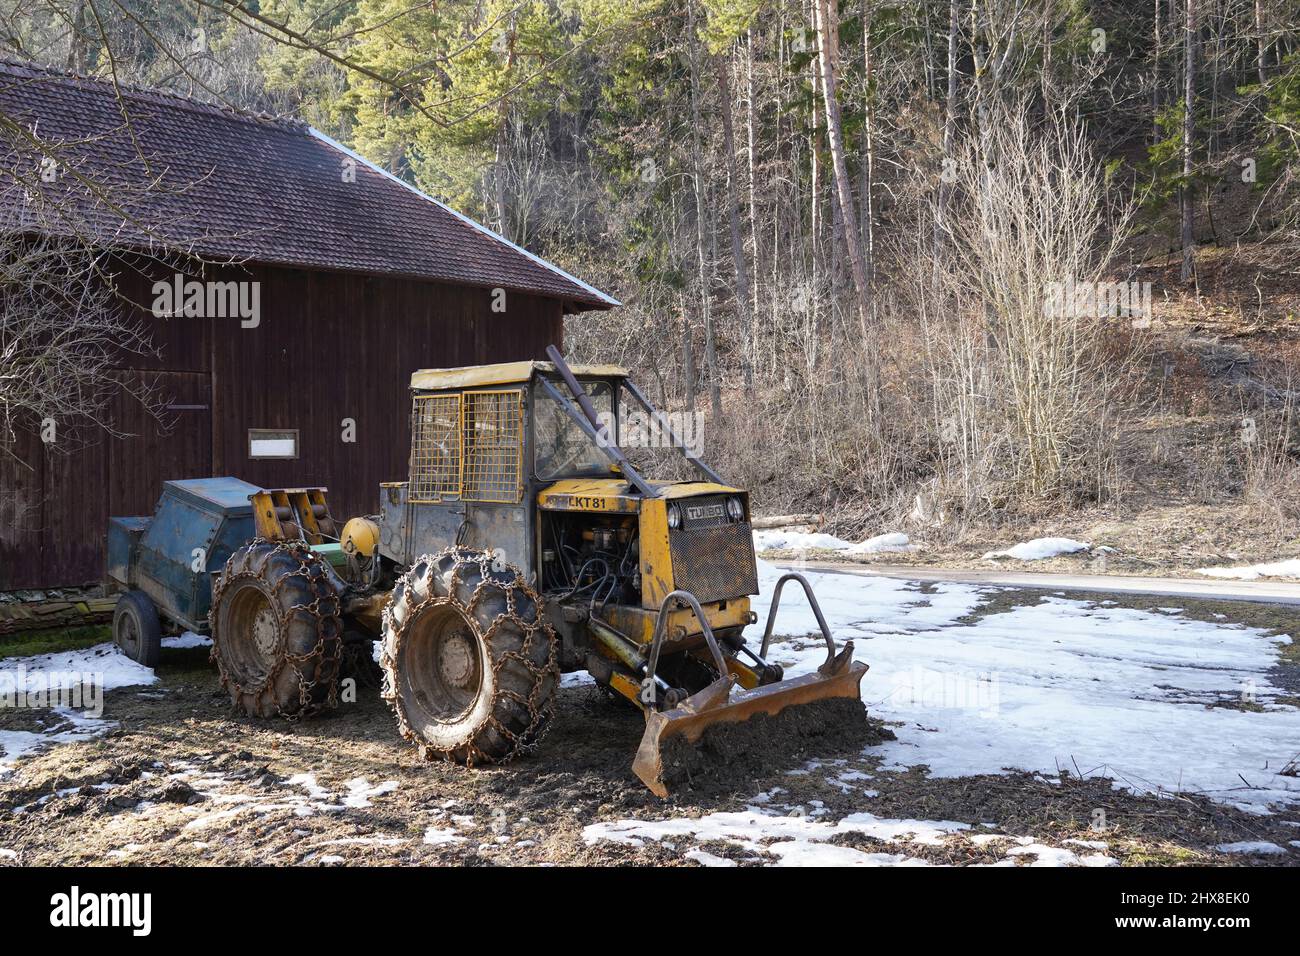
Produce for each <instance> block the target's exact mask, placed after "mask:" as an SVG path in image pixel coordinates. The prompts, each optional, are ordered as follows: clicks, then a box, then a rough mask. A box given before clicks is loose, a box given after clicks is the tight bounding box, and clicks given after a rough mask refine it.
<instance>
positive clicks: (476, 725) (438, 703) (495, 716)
mask: <svg viewBox="0 0 1300 956" xmlns="http://www.w3.org/2000/svg"><path fill="white" fill-rule="evenodd" d="M380 663H381V664H382V666H383V669H384V689H383V694H384V699H385V700H387V701H388V702H389V704H391V705H392V708H393V710H394V712H395V713H396V715H397V726H398V729H399V730H400V731H401V733H402V736H403V737H405V738H406V739H407V740H410V741H412V742H413V743H415V744H417V745H418V746H419V747H420V749H421V752H422V754H423V756H424V758H425V759H426V760H434V759H445V760H449V761H452V762H455V763H460V764H464V765H466V766H473V765H474V764H483V763H505V762H506V761H508V760H512V759H513V758H515V757H517V756H519V755H520V754H522V753H527V752H529V751H531V750H532V749H534V748H535V747H536V746H537V744H538V742H539V741H540V740H541V739H542V736H543V734H545V732H546V729H547V726H548V725H549V723H550V720H551V716H552V714H553V712H554V707H555V702H554V696H555V688H556V686H557V684H558V683H559V668H558V667H557V666H556V660H555V633H554V632H553V631H552V630H551V627H550V625H549V624H547V623H546V622H545V621H544V620H543V618H542V613H541V606H540V600H539V598H538V596H537V593H536V592H535V591H533V589H532V588H531V587H529V586H528V584H527V583H526V582H525V581H524V578H523V575H522V574H521V573H520V571H519V569H517V568H514V567H504V568H503V567H501V566H499V565H497V564H496V563H495V562H494V560H493V557H492V555H490V554H488V553H486V552H482V551H475V550H472V549H469V548H448V549H447V550H445V551H442V552H440V553H439V554H436V555H426V556H424V557H422V558H420V559H419V560H418V561H417V562H416V563H415V565H414V566H413V567H412V568H411V569H410V570H409V571H407V572H406V574H405V575H403V576H402V578H401V580H400V581H398V583H397V586H396V588H394V590H393V596H392V600H390V601H389V603H388V607H387V608H386V609H385V610H384V643H383V653H382V656H381V661H380Z"/></svg>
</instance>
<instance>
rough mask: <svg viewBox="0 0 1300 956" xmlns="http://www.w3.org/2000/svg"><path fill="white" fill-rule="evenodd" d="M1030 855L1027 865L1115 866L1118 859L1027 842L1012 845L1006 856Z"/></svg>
mask: <svg viewBox="0 0 1300 956" xmlns="http://www.w3.org/2000/svg"><path fill="white" fill-rule="evenodd" d="M1022 856H1032V857H1034V859H1033V861H1032V862H1031V863H1029V864H1028V865H1029V866H1117V865H1118V863H1119V861H1118V860H1115V859H1112V858H1111V857H1109V856H1104V855H1103V854H1100V853H1090V854H1088V855H1086V856H1079V855H1078V854H1077V853H1075V852H1074V851H1073V850H1067V849H1065V848H1064V847H1058V846H1047V845H1046V844H1043V843H1028V844H1025V845H1023V846H1017V847H1013V848H1012V849H1010V850H1008V851H1007V858H1008V859H1010V858H1012V857H1022Z"/></svg>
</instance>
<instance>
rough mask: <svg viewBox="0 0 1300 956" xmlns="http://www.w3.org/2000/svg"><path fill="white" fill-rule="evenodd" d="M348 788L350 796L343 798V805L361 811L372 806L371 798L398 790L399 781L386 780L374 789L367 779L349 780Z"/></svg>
mask: <svg viewBox="0 0 1300 956" xmlns="http://www.w3.org/2000/svg"><path fill="white" fill-rule="evenodd" d="M346 786H347V788H348V795H347V796H346V797H344V798H343V805H344V806H345V807H351V808H353V809H354V810H361V809H364V808H366V807H368V806H370V805H371V804H370V798H371V797H382V796H383V795H384V794H386V793H392V792H393V791H394V790H396V789H397V781H396V780H385V781H384V782H383V783H380V784H376V785H375V786H373V787H372V786H370V781H369V780H367V779H366V778H365V777H357V778H356V779H355V780H349V781H348V782H347V784H346Z"/></svg>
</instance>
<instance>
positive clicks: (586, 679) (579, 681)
mask: <svg viewBox="0 0 1300 956" xmlns="http://www.w3.org/2000/svg"><path fill="white" fill-rule="evenodd" d="M595 683H596V678H594V677H592V676H591V675H590V674H588V673H587V672H586V671H573V672H572V673H569V674H561V675H560V686H561V687H587V686H594V685H595Z"/></svg>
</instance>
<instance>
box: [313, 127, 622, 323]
mask: <svg viewBox="0 0 1300 956" xmlns="http://www.w3.org/2000/svg"><path fill="white" fill-rule="evenodd" d="M307 131H308V132H309V133H310V134H311V135H312V137H314V138H315V139H318V140H320V141H321V142H323V143H326V144H328V145H329V146H332V147H333V148H334V149H337V150H338V151H339V152H341V153H346V154H347V155H348V156H351V157H352V158H353V159H355V160H356V161H357V162H359V163H364V164H365V165H366V167H367V168H368V169H371V170H374V171H375V172H377V173H379V175H381V176H384V177H386V178H387V179H391V180H392V181H393V182H395V183H397V184H398V185H399V186H402V187H403V188H405V189H409V190H410V191H411V192H413V193H415V194H416V195H417V196H419V197H421V198H422V199H426V200H428V201H429V202H431V203H433V204H434V205H436V206H438V207H439V208H441V209H444V210H446V211H447V212H449V213H451V214H452V215H453V216H455V217H456V218H457V219H459V220H461V221H462V222H464V223H466V224H467V225H468V226H470V227H471V228H473V229H477V230H478V231H479V232H481V233H483V234H484V235H485V236H488V237H490V238H492V239H495V240H496V241H497V242H500V243H502V244H503V245H506V246H509V247H510V248H511V249H514V250H515V251H516V252H518V253H520V254H522V255H524V256H526V257H528V258H529V259H531V260H532V261H533V262H535V263H537V264H538V265H540V266H542V267H543V268H546V269H549V270H551V271H552V272H554V273H555V274H556V275H558V276H560V277H561V278H564V279H568V280H569V281H570V282H572V283H574V284H575V285H577V286H579V287H580V288H582V289H585V290H586V291H587V292H590V293H591V294H592V295H594V296H596V297H597V298H598V299H600V300H601V301H602V302H604V303H605V304H606V305H609V306H618V305H622V304H623V303H622V302H620V301H619V300H618V299H615V298H614V297H613V296H611V295H607V294H606V293H604V292H601V291H600V290H599V289H597V288H596V287H595V286H593V285H589V284H587V283H586V282H583V281H582V280H581V279H579V278H578V277H577V276H575V275H570V274H569V273H568V272H565V271H564V270H563V269H561V268H560V267H559V266H557V265H556V264H555V263H553V262H548V261H547V260H546V259H543V258H542V257H541V256H539V255H537V254H536V253H532V252H529V251H528V250H527V249H525V248H524V247H523V246H521V245H518V244H517V243H514V242H511V241H510V240H509V239H507V238H506V237H505V236H503V235H501V234H500V233H497V232H494V231H493V230H491V229H489V228H488V227H487V226H485V225H483V224H482V223H480V222H475V221H474V220H473V219H471V218H469V216H466V215H465V214H464V213H461V212H457V211H456V210H455V209H452V208H451V207H450V206H448V205H447V204H446V203H444V202H441V201H439V200H437V199H435V198H434V197H432V196H430V195H429V194H428V193H426V192H424V191H423V190H421V189H417V188H416V187H415V186H412V185H411V184H410V183H408V182H406V181H405V180H404V179H402V178H401V177H400V176H394V175H393V174H392V173H390V172H389V171H388V170H386V169H384V168H382V167H380V166H377V165H376V164H374V163H372V162H371V161H370V160H368V159H366V158H365V157H364V156H362V155H361V154H360V153H358V152H356V151H354V150H351V149H349V148H348V147H346V146H344V145H343V144H342V143H340V142H339V141H338V140H336V139H334V138H333V137H331V136H327V135H326V134H325V133H322V132H321V131H320V130H318V129H317V128H316V127H314V126H308V127H307Z"/></svg>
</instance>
